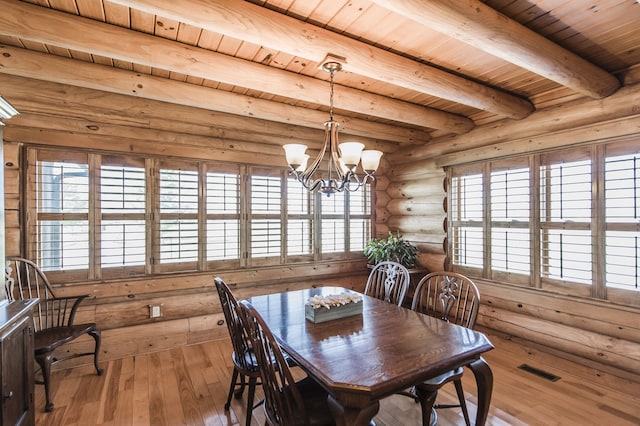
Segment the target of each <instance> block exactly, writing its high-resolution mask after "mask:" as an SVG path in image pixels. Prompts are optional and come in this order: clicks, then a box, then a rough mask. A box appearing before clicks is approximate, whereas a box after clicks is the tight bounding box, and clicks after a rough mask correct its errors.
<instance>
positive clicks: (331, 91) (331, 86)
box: [329, 69, 336, 121]
mask: <svg viewBox="0 0 640 426" xmlns="http://www.w3.org/2000/svg"><path fill="white" fill-rule="evenodd" d="M335 73H336V70H335V69H331V71H330V82H329V85H330V86H329V88H330V89H329V119H330V120H331V121H333V76H334V75H335Z"/></svg>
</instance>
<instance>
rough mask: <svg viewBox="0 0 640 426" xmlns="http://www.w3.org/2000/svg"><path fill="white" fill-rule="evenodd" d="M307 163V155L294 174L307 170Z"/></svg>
mask: <svg viewBox="0 0 640 426" xmlns="http://www.w3.org/2000/svg"><path fill="white" fill-rule="evenodd" d="M308 161H309V154H305V155H304V159H303V160H302V163H300V165H299V166H298V167H296V172H304V169H306V168H307V162H308Z"/></svg>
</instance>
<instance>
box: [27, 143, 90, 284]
mask: <svg viewBox="0 0 640 426" xmlns="http://www.w3.org/2000/svg"><path fill="white" fill-rule="evenodd" d="M36 154H37V155H36V159H35V167H34V168H33V169H32V173H33V174H32V176H31V180H32V182H34V184H35V185H34V187H35V191H33V192H32V193H31V198H30V200H29V204H30V205H31V206H34V210H35V217H36V220H35V226H33V227H31V228H30V231H31V235H30V238H31V241H35V242H36V243H35V244H34V245H33V246H34V247H35V253H34V255H35V261H36V262H37V263H38V264H39V265H40V266H41V268H42V269H43V270H44V271H56V270H62V269H64V270H67V271H69V270H84V271H88V268H89V260H90V250H89V238H90V236H89V208H90V207H89V158H88V155H87V154H76V155H70V154H69V153H66V152H61V151H48V150H40V151H38V152H37V153H36ZM85 275H86V274H85Z"/></svg>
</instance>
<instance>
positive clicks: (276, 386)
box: [237, 300, 335, 426]
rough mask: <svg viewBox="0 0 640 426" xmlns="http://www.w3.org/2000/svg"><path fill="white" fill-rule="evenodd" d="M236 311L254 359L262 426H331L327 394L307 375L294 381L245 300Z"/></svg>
mask: <svg viewBox="0 0 640 426" xmlns="http://www.w3.org/2000/svg"><path fill="white" fill-rule="evenodd" d="M237 310H238V316H239V317H240V319H241V320H242V324H243V326H244V328H245V329H246V330H247V332H248V334H249V336H250V337H251V342H252V344H253V349H254V351H255V354H256V357H257V358H258V365H259V370H260V378H261V380H262V389H263V390H264V398H265V403H264V411H265V414H266V424H268V425H271V426H296V425H334V424H335V421H334V419H333V417H332V415H331V411H330V410H329V403H328V400H327V391H326V390H324V388H322V386H320V385H319V384H318V383H317V382H316V381H315V380H313V379H312V378H310V377H308V376H307V377H306V378H304V379H302V380H300V381H298V382H296V381H295V380H294V379H293V375H292V374H291V370H290V369H289V364H288V361H287V359H286V357H285V355H284V354H283V352H282V349H281V348H280V345H279V344H278V342H277V341H276V339H275V337H274V336H273V334H272V333H271V330H270V329H269V327H268V326H267V324H266V323H265V322H264V319H263V318H262V317H261V316H260V314H259V313H258V311H256V310H255V308H254V307H253V306H252V305H251V304H250V303H249V302H247V301H246V300H242V301H240V302H238V308H237Z"/></svg>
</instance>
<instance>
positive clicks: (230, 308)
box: [214, 277, 255, 371]
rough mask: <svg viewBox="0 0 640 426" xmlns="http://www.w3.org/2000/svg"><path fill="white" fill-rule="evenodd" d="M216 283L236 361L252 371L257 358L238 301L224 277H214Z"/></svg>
mask: <svg viewBox="0 0 640 426" xmlns="http://www.w3.org/2000/svg"><path fill="white" fill-rule="evenodd" d="M214 282H215V283H216V289H217V290H218V296H220V304H221V305H222V312H223V313H224V319H225V321H226V322H227V330H229V337H231V344H232V345H233V352H234V353H235V361H236V362H237V363H238V364H240V366H241V367H242V368H243V369H244V370H246V371H251V370H253V369H254V367H253V366H254V365H255V359H254V360H252V359H251V357H254V356H255V355H254V353H253V351H251V350H250V347H249V342H250V340H249V335H248V334H247V332H246V330H245V328H244V327H243V325H242V321H241V320H240V318H239V317H238V314H237V309H236V307H237V306H238V302H237V301H236V298H235V297H234V296H233V293H231V290H230V289H229V286H228V285H227V284H226V283H225V282H224V281H223V280H222V278H219V277H216V278H215V279H214Z"/></svg>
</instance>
